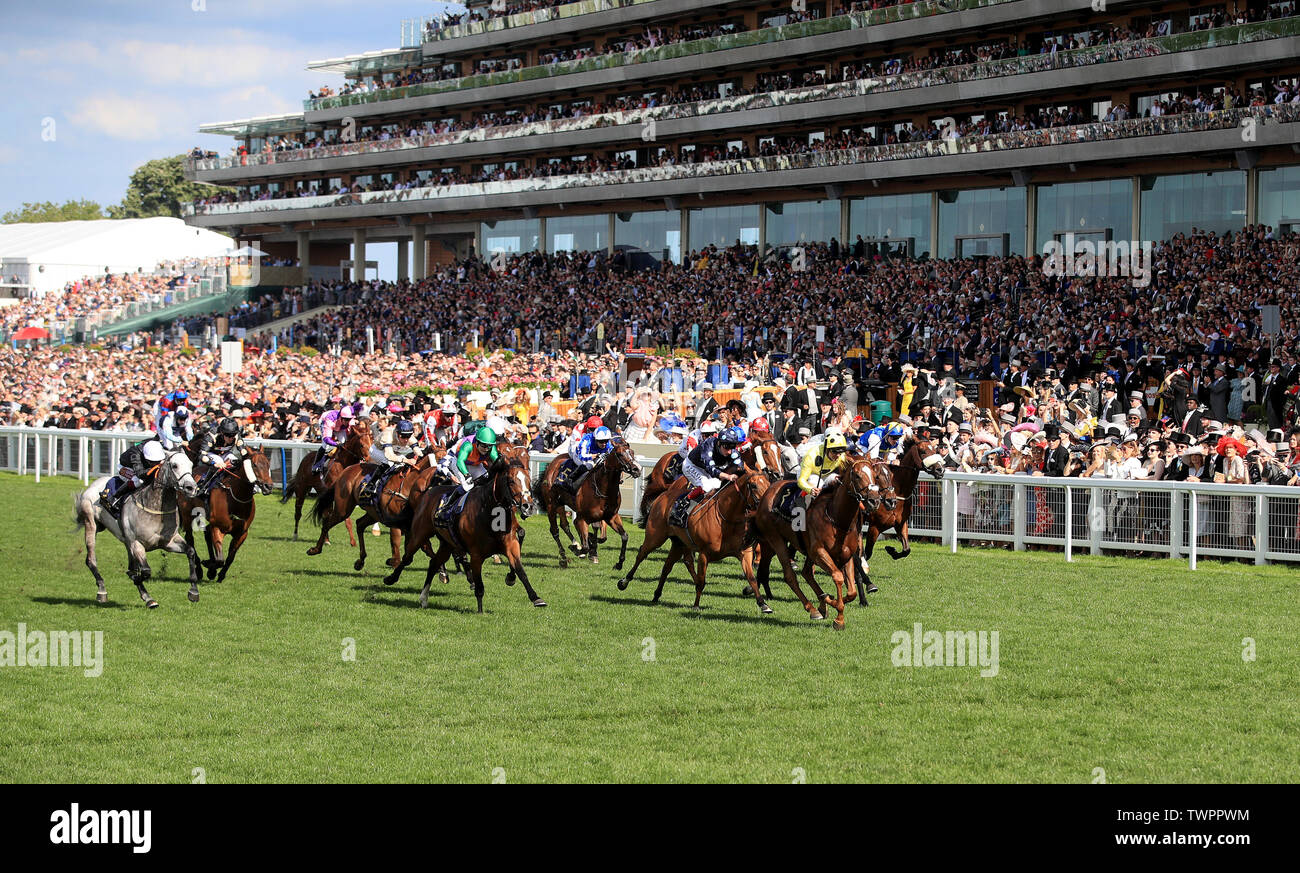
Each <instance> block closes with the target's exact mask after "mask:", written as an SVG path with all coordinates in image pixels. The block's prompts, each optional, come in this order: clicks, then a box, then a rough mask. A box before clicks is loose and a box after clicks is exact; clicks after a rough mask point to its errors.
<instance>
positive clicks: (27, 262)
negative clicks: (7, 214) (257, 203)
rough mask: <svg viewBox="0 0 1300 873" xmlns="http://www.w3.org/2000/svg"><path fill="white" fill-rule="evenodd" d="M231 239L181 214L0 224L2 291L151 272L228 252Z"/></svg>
mask: <svg viewBox="0 0 1300 873" xmlns="http://www.w3.org/2000/svg"><path fill="white" fill-rule="evenodd" d="M231 242H232V241H231V239H230V237H228V236H224V235H222V234H219V233H215V232H213V231H210V230H207V229H205V228H197V227H190V226H189V225H187V224H185V222H183V221H181V220H180V219H179V218H128V219H123V220H120V221H113V220H110V219H101V220H99V221H53V222H43V223H39V224H3V225H0V285H5V286H8V287H5V288H3V289H0V292H2V293H3V294H4V296H10V297H13V296H29V295H36V296H40V295H43V294H46V293H48V292H50V291H57V290H59V289H61V288H62V287H63V286H64V285H66V284H67V283H69V282H71V281H74V280H76V279H81V278H84V277H86V276H102V275H104V272H105V270H107V271H108V272H110V273H133V272H136V271H138V270H143V271H145V272H149V271H150V270H153V269H154V268H155V267H156V266H157V265H158V262H159V261H175V260H181V259H182V258H189V257H195V258H211V257H221V256H224V255H225V254H226V252H227V250H228V249H230V247H231Z"/></svg>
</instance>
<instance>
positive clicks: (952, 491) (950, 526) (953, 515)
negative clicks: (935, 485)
mask: <svg viewBox="0 0 1300 873" xmlns="http://www.w3.org/2000/svg"><path fill="white" fill-rule="evenodd" d="M939 485H940V494H941V495H942V499H941V501H940V506H941V507H942V508H943V509H949V508H951V509H950V511H948V512H940V513H939V518H940V522H939V525H940V528H941V530H940V536H941V537H942V539H941V540H940V542H942V543H944V544H946V545H949V546H951V547H952V553H953V554H954V555H955V554H957V539H958V537H957V482H956V480H955V479H949V478H948V477H947V476H945V477H944V478H943V479H942V480H940V483H939Z"/></svg>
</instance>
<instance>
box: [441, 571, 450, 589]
mask: <svg viewBox="0 0 1300 873" xmlns="http://www.w3.org/2000/svg"><path fill="white" fill-rule="evenodd" d="M438 579H439V580H441V581H442V584H443V585H446V584H447V583H448V582H450V581H451V577H450V576H448V575H447V571H446V570H443V571H441V572H439V573H438Z"/></svg>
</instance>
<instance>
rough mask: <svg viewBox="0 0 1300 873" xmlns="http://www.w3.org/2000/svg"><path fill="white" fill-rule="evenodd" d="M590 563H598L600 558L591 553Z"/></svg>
mask: <svg viewBox="0 0 1300 873" xmlns="http://www.w3.org/2000/svg"><path fill="white" fill-rule="evenodd" d="M591 563H593V564H599V563H600V559H599V558H597V557H596V556H595V555H592V556H591Z"/></svg>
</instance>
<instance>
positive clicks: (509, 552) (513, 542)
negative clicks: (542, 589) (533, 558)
mask: <svg viewBox="0 0 1300 873" xmlns="http://www.w3.org/2000/svg"><path fill="white" fill-rule="evenodd" d="M506 560H507V561H509V562H510V572H511V573H513V574H514V575H516V576H518V577H519V581H520V582H522V583H524V593H525V594H527V595H528V599H529V600H531V601H532V602H533V606H545V605H546V601H545V600H543V599H542V598H541V597H539V596H538V595H537V592H536V591H534V590H533V586H532V585H530V584H529V582H528V573H526V572H525V571H524V561H523V555H522V554H521V553H520V551H519V538H518V537H513V536H507V537H506Z"/></svg>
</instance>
